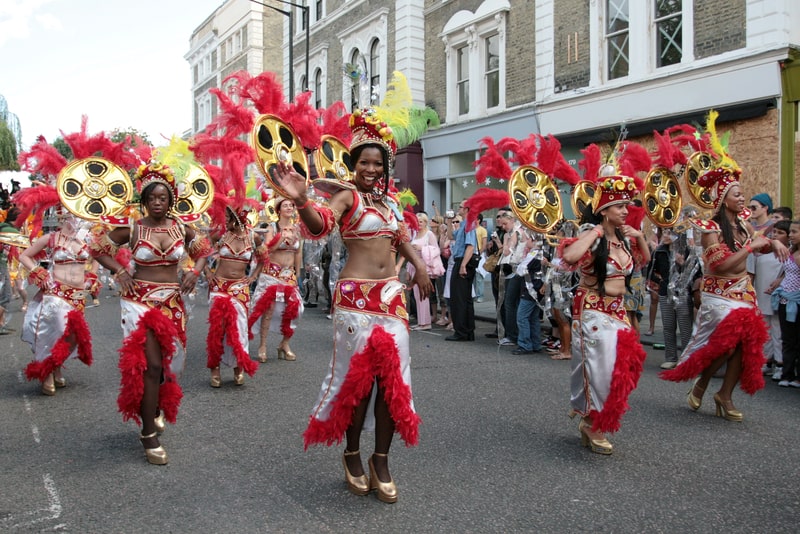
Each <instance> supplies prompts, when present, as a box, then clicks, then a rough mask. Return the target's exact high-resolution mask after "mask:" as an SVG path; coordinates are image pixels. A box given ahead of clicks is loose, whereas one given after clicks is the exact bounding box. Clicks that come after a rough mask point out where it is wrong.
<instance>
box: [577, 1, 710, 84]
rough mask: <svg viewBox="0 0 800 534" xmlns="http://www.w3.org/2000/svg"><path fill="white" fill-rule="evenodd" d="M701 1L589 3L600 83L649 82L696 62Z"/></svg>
mask: <svg viewBox="0 0 800 534" xmlns="http://www.w3.org/2000/svg"><path fill="white" fill-rule="evenodd" d="M695 1H696V0H649V1H644V0H637V1H632V0H604V2H602V3H600V2H591V3H590V18H591V19H592V20H596V21H598V25H597V26H595V27H594V29H593V30H592V32H593V34H594V32H596V33H597V34H598V35H599V38H597V39H592V40H591V43H592V44H591V47H592V50H591V53H590V58H591V59H590V61H591V62H592V73H593V77H594V78H595V79H597V80H599V83H603V82H606V81H612V80H617V79H621V78H624V79H626V80H627V81H628V82H630V81H632V80H639V79H644V78H648V77H650V76H651V75H652V74H653V73H655V72H656V71H658V70H660V69H669V68H677V67H679V66H680V65H682V64H686V63H689V62H691V61H693V59H694V54H693V52H692V50H693V48H694V40H693V39H694V3H695Z"/></svg>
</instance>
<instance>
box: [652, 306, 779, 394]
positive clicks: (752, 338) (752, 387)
mask: <svg viewBox="0 0 800 534" xmlns="http://www.w3.org/2000/svg"><path fill="white" fill-rule="evenodd" d="M768 338H769V336H768V334H767V328H766V326H765V325H764V320H763V319H762V318H761V316H760V314H758V313H756V311H755V309H754V308H738V309H736V310H733V311H731V312H730V313H729V314H728V315H727V317H725V318H724V319H723V320H722V321H720V323H719V325H717V328H716V330H714V333H713V334H711V336H710V337H709V338H708V343H706V345H705V346H703V347H701V348H699V349H697V350H696V351H694V352H693V353H692V354H691V356H689V358H688V359H687V360H686V361H684V362H682V363H681V364H680V365H678V366H677V367H676V368H674V369H669V370H667V371H661V373H659V376H660V377H661V378H663V379H664V380H669V381H671V382H685V381H687V380H692V379H694V378H695V377H696V376H698V375H699V374H701V373H702V372H703V371H704V370H705V369H706V368H707V367H708V366H709V365H711V363H712V362H713V361H714V360H716V359H717V358H719V357H720V356H722V355H724V354H728V353H730V352H732V351H733V350H735V349H736V347H737V346H738V345H741V346H742V375H741V378H740V380H739V387H740V388H741V389H742V391H744V392H745V393H749V394H750V395H753V394H755V392H756V391H758V390H759V389H762V388H763V387H764V376H763V375H762V373H761V367H762V366H763V365H764V344H765V343H766V342H767V339H768Z"/></svg>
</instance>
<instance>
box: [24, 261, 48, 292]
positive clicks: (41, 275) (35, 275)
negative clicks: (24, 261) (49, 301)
mask: <svg viewBox="0 0 800 534" xmlns="http://www.w3.org/2000/svg"><path fill="white" fill-rule="evenodd" d="M49 279H50V273H49V272H48V271H47V269H45V268H44V267H42V266H41V265H38V266H37V267H36V268H35V269H33V270H32V271H31V273H30V274H29V275H28V280H30V282H31V284H34V285H35V286H36V287H38V288H39V289H42V290H44V289H46V288H47V281H48V280H49Z"/></svg>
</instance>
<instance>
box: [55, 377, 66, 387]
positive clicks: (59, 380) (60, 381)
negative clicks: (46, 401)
mask: <svg viewBox="0 0 800 534" xmlns="http://www.w3.org/2000/svg"><path fill="white" fill-rule="evenodd" d="M53 385H55V386H56V387H57V388H65V387H67V380H66V379H65V378H64V377H63V376H62V377H60V378H56V377H53Z"/></svg>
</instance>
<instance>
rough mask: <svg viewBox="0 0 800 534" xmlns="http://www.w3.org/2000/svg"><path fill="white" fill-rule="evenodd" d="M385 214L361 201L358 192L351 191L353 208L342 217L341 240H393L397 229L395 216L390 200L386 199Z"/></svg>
mask: <svg viewBox="0 0 800 534" xmlns="http://www.w3.org/2000/svg"><path fill="white" fill-rule="evenodd" d="M386 202H387V208H388V209H387V214H386V215H384V213H383V212H382V211H381V210H380V209H378V208H377V207H375V206H369V205H367V204H366V203H365V202H364V201H363V197H362V195H360V194H359V193H358V191H353V207H351V208H350V210H349V212H348V213H347V214H345V216H343V217H342V222H341V227H340V232H341V234H342V239H371V238H373V237H388V238H394V237H395V235H396V234H397V231H398V229H399V224H398V223H397V216H396V215H395V212H394V210H393V209H392V206H391V205H389V203H390V202H391V199H390V198H389V197H386Z"/></svg>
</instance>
